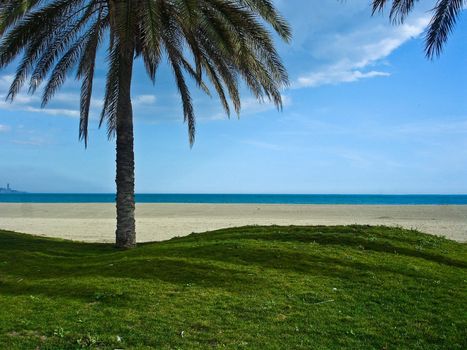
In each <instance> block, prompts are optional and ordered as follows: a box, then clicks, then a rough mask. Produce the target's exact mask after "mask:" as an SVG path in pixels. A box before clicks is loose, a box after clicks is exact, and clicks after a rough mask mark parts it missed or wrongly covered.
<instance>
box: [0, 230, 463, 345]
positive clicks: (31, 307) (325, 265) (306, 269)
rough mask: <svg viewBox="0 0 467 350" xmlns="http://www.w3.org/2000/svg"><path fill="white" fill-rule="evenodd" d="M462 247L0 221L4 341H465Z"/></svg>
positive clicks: (345, 233)
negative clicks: (90, 231) (44, 234)
mask: <svg viewBox="0 0 467 350" xmlns="http://www.w3.org/2000/svg"><path fill="white" fill-rule="evenodd" d="M466 268H467V246H466V245H465V244H460V243H456V242H453V241H449V240H446V239H443V238H439V237H434V236H430V235H426V234H422V233H419V232H416V231H409V230H403V229H396V228H387V227H368V226H348V227H342V226H339V227H278V226H272V227H242V228H235V229H226V230H220V231H215V232H208V233H203V234H193V235H191V236H189V237H185V238H178V239H173V240H171V241H167V242H162V243H151V244H142V245H139V247H138V248H137V249H135V250H131V251H117V250H115V249H114V248H113V247H112V246H111V245H104V244H85V243H76V242H70V241H60V240H53V239H45V238H38V237H33V236H29V235H24V234H19V233H13V232H6V231H0V310H1V311H0V347H1V348H4V349H76V348H78V349H79V348H95V349H116V348H122V349H152V348H157V349H208V348H227V349H342V348H352V349H372V348H374V349H402V348H407V349H466V348H467V334H466V329H467V320H466V315H467V308H466V300H467V288H466V287H467V285H466V281H467V275H466V271H467V269H466Z"/></svg>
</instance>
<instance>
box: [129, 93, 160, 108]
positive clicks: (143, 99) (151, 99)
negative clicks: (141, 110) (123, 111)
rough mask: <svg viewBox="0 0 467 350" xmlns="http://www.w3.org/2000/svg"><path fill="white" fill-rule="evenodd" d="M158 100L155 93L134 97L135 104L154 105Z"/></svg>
mask: <svg viewBox="0 0 467 350" xmlns="http://www.w3.org/2000/svg"><path fill="white" fill-rule="evenodd" d="M155 102H156V96H154V95H137V96H135V97H133V105H135V106H140V105H152V104H154V103H155Z"/></svg>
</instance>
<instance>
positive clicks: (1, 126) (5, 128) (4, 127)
mask: <svg viewBox="0 0 467 350" xmlns="http://www.w3.org/2000/svg"><path fill="white" fill-rule="evenodd" d="M10 130H11V128H10V127H9V126H8V125H4V124H0V132H8V131H10Z"/></svg>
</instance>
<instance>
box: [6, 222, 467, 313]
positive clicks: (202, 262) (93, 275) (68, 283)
mask: <svg viewBox="0 0 467 350" xmlns="http://www.w3.org/2000/svg"><path fill="white" fill-rule="evenodd" d="M383 231H384V230H383ZM404 232H405V234H407V231H403V230H401V234H402V233H404ZM374 235H375V231H374V230H370V229H366V228H365V227H360V226H356V227H348V228H345V227H336V228H334V230H332V228H329V227H326V228H323V227H268V228H265V227H243V228H236V229H229V230H220V231H216V232H213V233H211V234H209V233H204V234H198V235H192V236H189V237H186V238H179V239H174V240H171V241H168V242H160V243H148V244H142V245H140V246H139V248H137V249H134V250H130V251H119V250H116V249H115V248H113V246H112V245H108V244H89V243H77V242H71V241H64V240H54V239H47V238H40V237H34V236H29V235H25V234H18V233H13V232H5V231H0V272H2V275H3V276H5V277H6V278H7V279H3V278H2V275H0V291H1V293H2V294H6V295H25V296H28V295H45V296H49V297H63V298H73V299H82V300H85V301H88V302H93V301H95V300H96V299H97V300H98V301H101V302H105V301H106V300H107V299H109V300H111V301H112V303H113V304H114V305H119V303H120V304H126V302H127V300H128V299H127V298H126V296H125V295H118V294H117V295H116V296H115V295H113V294H110V295H107V297H106V294H105V293H103V294H102V293H101V294H102V295H103V296H104V297H103V298H102V297H101V298H99V295H100V294H99V293H100V290H101V289H102V290H105V289H109V285H110V286H112V284H113V283H114V284H116V285H118V284H119V282H121V280H122V279H128V280H133V281H134V283H138V282H146V283H149V284H151V283H155V284H157V283H160V282H166V283H171V284H173V285H174V286H178V287H179V288H183V287H184V286H187V285H191V284H194V285H197V286H202V287H206V288H217V289H225V290H229V291H235V290H237V291H240V290H241V291H251V292H254V291H255V288H257V287H260V288H263V289H265V288H274V287H275V283H276V281H275V280H274V279H275V278H280V277H277V276H278V274H274V273H273V274H271V273H268V271H265V270H266V269H267V270H271V271H274V270H277V271H290V272H294V273H298V274H303V275H307V276H320V277H330V278H338V279H343V280H354V281H358V280H362V281H365V280H366V279H367V278H368V275H369V274H374V275H378V274H382V273H383V274H393V275H402V276H406V277H409V278H431V277H432V276H431V275H430V272H429V270H424V272H420V271H415V270H411V269H409V268H407V267H406V266H404V264H402V263H401V262H400V261H399V262H396V261H395V260H394V259H395V257H394V256H393V255H394V253H395V252H397V254H398V255H401V256H405V257H409V258H420V259H423V260H425V261H430V262H436V263H440V264H444V265H447V266H453V267H461V268H463V267H466V263H465V262H463V261H460V260H455V259H452V258H450V257H447V256H443V255H439V254H434V253H429V252H424V251H419V250H416V249H413V248H410V245H405V246H401V245H400V244H397V242H396V243H394V244H393V243H392V241H391V237H392V234H388V235H387V236H385V235H384V234H380V235H378V237H376V240H371V239H369V238H371V237H373V236H374ZM422 237H423V236H422ZM280 242H284V243H294V245H296V246H297V247H298V249H297V247H295V248H294V249H292V247H291V245H290V244H287V245H280V244H278V243H280ZM310 243H314V244H313V246H311V245H310ZM321 247H335V248H336V249H335V250H333V253H332V254H326V253H323V252H322V251H321V250H320V248H321ZM362 250H365V251H371V252H376V253H390V254H391V255H389V254H384V255H382V254H379V255H377V256H373V257H370V259H369V260H361V259H357V260H355V259H354V258H352V257H349V254H348V253H351V252H352V251H353V252H356V251H358V252H361V251H362ZM379 259H382V261H379ZM269 272H270V271H269ZM279 276H283V274H281V275H279ZM289 277H290V276H289ZM134 283H133V284H132V283H130V285H134ZM127 285H128V283H127ZM96 293H97V294H96ZM106 298H107V299H106Z"/></svg>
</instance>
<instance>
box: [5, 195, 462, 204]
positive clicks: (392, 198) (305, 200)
mask: <svg viewBox="0 0 467 350" xmlns="http://www.w3.org/2000/svg"><path fill="white" fill-rule="evenodd" d="M113 202H115V194H113V193H9V194H6V193H4V194H0V203H113ZM136 202H137V203H212V204H331V205H336V204H341V205H345V204H349V205H350V204H351V205H467V195H444V194H407V195H406V194H404V195H383V194H182V193H154V194H149V193H144V194H143V193H141V194H136Z"/></svg>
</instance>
